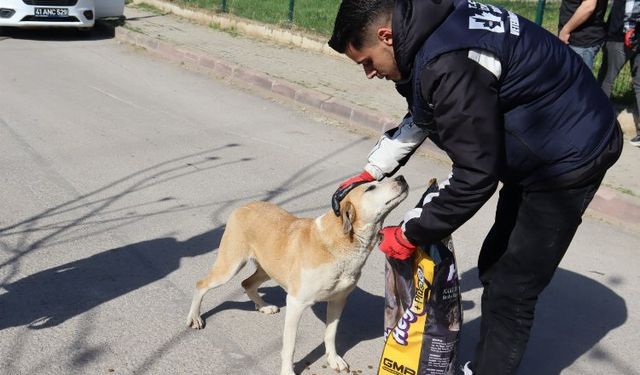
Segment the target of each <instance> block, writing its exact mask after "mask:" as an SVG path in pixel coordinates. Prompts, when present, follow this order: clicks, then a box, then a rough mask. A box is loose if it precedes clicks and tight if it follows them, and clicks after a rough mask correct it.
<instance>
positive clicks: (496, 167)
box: [404, 51, 504, 244]
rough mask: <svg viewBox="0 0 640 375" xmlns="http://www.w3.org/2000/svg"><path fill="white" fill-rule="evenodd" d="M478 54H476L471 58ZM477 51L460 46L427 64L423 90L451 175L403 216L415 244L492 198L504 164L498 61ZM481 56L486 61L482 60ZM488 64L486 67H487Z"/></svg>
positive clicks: (443, 232) (444, 232) (444, 231)
mask: <svg viewBox="0 0 640 375" xmlns="http://www.w3.org/2000/svg"><path fill="white" fill-rule="evenodd" d="M471 56H475V57H477V59H476V60H475V61H474V60H471V59H470V57H471ZM487 57H489V60H491V59H493V61H494V62H496V63H499V62H498V61H497V60H496V59H495V58H493V57H492V56H487V55H486V54H480V55H478V54H477V51H474V52H473V53H471V54H470V53H469V52H467V51H456V52H451V53H447V54H445V55H443V56H441V57H439V58H438V59H437V60H436V61H434V62H433V63H431V64H430V65H429V66H428V67H426V68H425V70H424V71H423V74H422V77H421V92H422V95H423V97H424V98H425V100H427V101H428V102H429V103H431V104H433V106H434V110H433V116H434V121H435V124H436V125H437V128H438V135H439V138H440V145H441V147H442V148H443V149H444V150H445V151H446V152H447V154H448V155H449V157H450V158H451V160H452V161H453V168H452V174H451V176H450V178H449V180H448V181H445V182H444V183H442V184H441V186H440V189H439V190H438V191H437V192H435V193H432V194H429V195H427V196H426V197H425V202H424V205H423V206H422V207H417V208H415V209H413V210H411V211H409V212H407V214H406V215H405V217H404V235H405V236H406V238H408V239H409V240H410V241H411V242H412V243H414V244H425V243H430V242H433V241H437V240H441V239H442V238H444V237H446V236H448V235H450V234H451V233H452V232H453V231H454V230H456V229H457V228H458V227H459V226H461V225H462V224H463V223H464V222H466V221H467V220H468V219H469V218H471V216H473V215H474V214H475V213H476V212H477V211H478V209H480V207H481V206H482V205H483V204H484V203H485V202H486V201H487V200H488V199H489V198H490V197H491V195H492V194H493V192H494V191H495V189H496V187H497V184H498V175H499V173H500V169H501V168H502V166H503V164H504V129H503V114H502V112H501V111H500V104H499V99H498V78H497V76H499V75H500V70H499V69H498V68H497V65H498V64H494V65H493V66H492V65H491V64H488V63H487V62H486V61H482V60H483V59H484V60H486V58H487ZM478 61H480V62H481V63H482V64H483V65H481V64H480V63H479V62H478ZM485 66H486V68H485Z"/></svg>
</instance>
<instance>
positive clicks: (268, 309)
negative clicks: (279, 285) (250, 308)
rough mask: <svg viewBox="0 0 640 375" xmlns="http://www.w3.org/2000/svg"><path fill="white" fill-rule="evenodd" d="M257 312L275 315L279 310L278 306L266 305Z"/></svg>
mask: <svg viewBox="0 0 640 375" xmlns="http://www.w3.org/2000/svg"><path fill="white" fill-rule="evenodd" d="M258 311H260V312H261V313H263V314H276V313H278V312H279V311H280V309H279V308H278V306H274V305H268V306H262V307H260V308H258Z"/></svg>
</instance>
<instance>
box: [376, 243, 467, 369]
mask: <svg viewBox="0 0 640 375" xmlns="http://www.w3.org/2000/svg"><path fill="white" fill-rule="evenodd" d="M385 279H386V287H385V319H384V322H385V336H386V338H385V345H384V350H383V352H382V358H381V360H380V365H379V368H378V375H444V374H446V375H450V374H454V371H455V362H456V350H457V345H458V340H459V332H460V327H461V325H462V313H461V312H462V310H461V302H460V283H459V279H458V273H457V269H456V262H455V257H454V254H453V242H452V241H451V238H448V239H446V240H445V241H443V242H439V243H434V244H431V245H429V246H427V247H419V248H418V249H417V250H416V251H415V253H414V254H413V256H412V257H411V258H409V259H407V260H397V259H392V258H387V263H386V266H385Z"/></svg>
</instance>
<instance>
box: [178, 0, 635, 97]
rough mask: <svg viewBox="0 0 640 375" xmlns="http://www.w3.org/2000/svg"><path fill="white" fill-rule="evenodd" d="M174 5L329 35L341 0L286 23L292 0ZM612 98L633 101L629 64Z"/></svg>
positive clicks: (520, 7) (522, 9) (502, 2)
mask: <svg viewBox="0 0 640 375" xmlns="http://www.w3.org/2000/svg"><path fill="white" fill-rule="evenodd" d="M168 1H170V2H173V3H175V4H178V5H181V6H185V7H190V8H200V9H207V10H210V11H216V12H221V11H222V5H223V1H224V2H225V3H226V9H227V11H228V12H229V13H231V14H234V15H236V16H239V17H243V18H248V19H252V20H256V21H260V22H264V23H269V24H275V25H278V26H281V27H286V28H294V29H299V30H302V31H305V32H311V33H314V34H317V35H319V36H321V37H324V38H328V37H329V36H330V35H331V31H332V30H333V21H334V18H335V15H336V13H337V11H338V7H339V5H340V0H295V3H294V13H293V22H292V23H290V22H289V19H288V18H289V5H290V1H291V0H168ZM486 2H488V3H491V4H494V5H498V6H502V7H505V8H507V9H509V10H512V11H514V12H516V13H518V14H520V15H521V16H523V17H526V18H528V19H530V20H535V15H536V7H537V3H536V2H535V1H523V0H516V1H508V0H487V1H486ZM559 8H560V2H559V1H558V2H556V1H549V2H547V3H546V7H545V9H544V18H543V22H542V26H543V27H544V28H546V29H547V30H549V31H550V32H552V33H553V34H557V30H558V15H559ZM601 62H602V53H601V52H600V53H598V55H597V56H596V60H595V66H594V71H595V72H597V71H598V69H599V68H600V65H601ZM612 98H613V100H614V101H615V102H617V103H621V104H632V103H633V100H634V94H633V90H632V87H631V74H630V72H629V67H628V64H627V65H625V66H624V67H623V69H622V71H621V72H620V74H619V75H618V78H617V79H616V81H615V82H614V85H613V90H612Z"/></svg>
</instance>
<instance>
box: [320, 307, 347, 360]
mask: <svg viewBox="0 0 640 375" xmlns="http://www.w3.org/2000/svg"><path fill="white" fill-rule="evenodd" d="M346 302H347V296H346V295H344V296H339V297H337V298H335V299H333V300H330V301H329V302H328V303H327V328H326V329H325V333H324V348H325V350H326V351H327V362H329V366H331V368H332V369H334V370H336V371H342V370H347V372H348V371H349V365H348V364H347V362H345V360H344V359H342V357H340V356H339V355H338V353H337V352H336V331H337V329H338V322H339V321H340V315H342V310H343V309H344V305H345V304H346Z"/></svg>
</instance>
